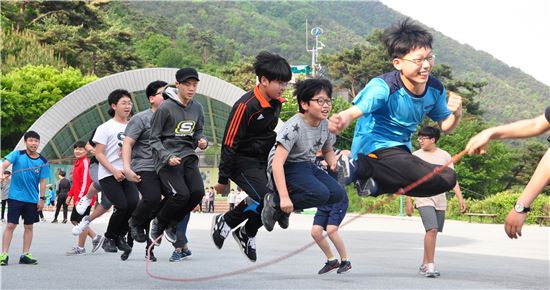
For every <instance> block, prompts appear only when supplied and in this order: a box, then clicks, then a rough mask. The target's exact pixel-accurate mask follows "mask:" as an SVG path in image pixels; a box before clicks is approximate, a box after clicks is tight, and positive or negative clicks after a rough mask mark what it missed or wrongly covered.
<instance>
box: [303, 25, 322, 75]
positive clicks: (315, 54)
mask: <svg viewBox="0 0 550 290" xmlns="http://www.w3.org/2000/svg"><path fill="white" fill-rule="evenodd" d="M307 26H308V23H307V18H306V50H307V52H311V76H312V77H315V76H317V71H318V67H319V65H318V64H317V61H318V60H319V50H321V49H323V48H324V47H325V45H324V44H323V43H322V42H321V41H319V36H321V34H323V29H322V28H321V27H318V26H316V27H314V28H312V29H311V31H310V33H311V35H312V36H314V37H315V43H314V44H313V47H312V48H311V49H309V35H308V34H307V32H308V27H307Z"/></svg>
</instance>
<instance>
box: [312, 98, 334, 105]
mask: <svg viewBox="0 0 550 290" xmlns="http://www.w3.org/2000/svg"><path fill="white" fill-rule="evenodd" d="M309 101H313V102H317V104H319V106H324V105H325V104H327V105H329V106H332V100H331V99H321V98H317V99H311V100H309Z"/></svg>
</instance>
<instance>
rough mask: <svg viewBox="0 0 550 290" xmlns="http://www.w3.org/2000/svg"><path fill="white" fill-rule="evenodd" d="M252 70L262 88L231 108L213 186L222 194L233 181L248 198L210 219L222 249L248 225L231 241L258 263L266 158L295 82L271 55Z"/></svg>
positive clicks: (262, 56) (283, 64) (262, 55)
mask: <svg viewBox="0 0 550 290" xmlns="http://www.w3.org/2000/svg"><path fill="white" fill-rule="evenodd" d="M254 70H255V72H256V76H257V77H258V81H259V84H258V85H256V87H255V88H254V90H252V91H249V92H247V93H246V94H244V95H243V96H242V97H241V98H240V99H239V100H238V101H237V102H236V103H235V104H234V105H233V108H232V110H231V113H230V115H229V119H228V121H227V125H226V127H225V133H224V137H223V144H222V149H221V160H220V166H219V174H218V175H219V176H218V184H217V185H216V187H215V188H216V191H217V192H219V193H222V192H224V191H225V188H226V186H227V185H228V183H229V179H231V180H232V181H234V182H235V183H236V184H237V185H238V186H239V187H240V188H242V189H243V190H244V191H245V192H246V193H247V194H248V197H247V198H246V199H245V200H243V201H242V202H240V203H239V204H238V205H237V206H236V207H235V208H234V209H233V210H230V211H228V212H227V213H225V214H223V215H222V214H220V215H216V216H215V217H214V219H213V221H212V239H213V241H214V244H215V245H216V247H218V248H219V249H221V248H222V246H223V242H224V240H225V238H226V237H227V236H228V235H229V233H230V232H231V230H232V229H233V228H235V227H236V226H238V225H239V224H240V223H242V222H243V221H245V220H246V221H247V222H246V224H245V225H244V226H242V227H239V228H237V229H235V231H233V237H234V238H235V240H236V241H237V243H238V244H239V247H240V249H241V251H242V252H243V253H244V254H245V255H246V256H247V258H248V259H250V260H251V261H252V262H255V261H256V233H257V232H258V229H259V228H261V227H262V221H261V218H260V212H261V210H262V200H263V198H264V196H265V194H267V193H269V192H271V190H270V189H269V188H268V187H267V175H266V168H267V156H268V154H269V151H270V150H271V148H272V147H273V144H275V138H276V133H275V131H274V130H275V127H276V126H277V123H278V120H279V114H280V112H281V105H282V103H283V102H285V101H286V100H285V99H284V98H282V94H283V92H284V91H285V89H286V87H287V83H288V81H290V79H291V78H292V73H291V71H290V65H289V64H288V62H287V61H286V60H285V59H284V58H282V57H281V56H279V55H276V54H272V53H269V52H261V53H260V54H258V56H256V61H255V62H254ZM282 223H283V224H284V221H282ZM287 224H288V223H287Z"/></svg>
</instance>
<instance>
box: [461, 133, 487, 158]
mask: <svg viewBox="0 0 550 290" xmlns="http://www.w3.org/2000/svg"><path fill="white" fill-rule="evenodd" d="M489 141H491V132H489V131H488V130H483V131H481V132H480V133H478V134H477V135H475V136H474V137H472V138H471V139H470V141H468V144H467V145H466V152H468V154H470V155H472V154H485V153H486V152H487V147H488V145H489Z"/></svg>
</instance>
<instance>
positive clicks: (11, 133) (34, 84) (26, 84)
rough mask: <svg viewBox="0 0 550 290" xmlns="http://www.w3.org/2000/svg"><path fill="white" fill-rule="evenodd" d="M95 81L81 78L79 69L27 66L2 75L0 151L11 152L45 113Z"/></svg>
mask: <svg viewBox="0 0 550 290" xmlns="http://www.w3.org/2000/svg"><path fill="white" fill-rule="evenodd" d="M95 79H96V77H95V76H83V75H82V74H81V73H80V71H79V70H78V69H74V68H66V69H63V70H59V69H56V68H54V67H52V66H42V65H40V66H33V65H27V66H25V67H23V68H17V69H14V70H12V71H11V72H9V73H7V74H4V75H2V76H1V78H0V83H1V86H2V113H1V117H2V144H1V146H2V148H3V149H7V150H11V149H13V147H14V146H15V145H16V143H17V141H19V138H21V136H22V135H23V133H25V131H26V130H27V129H28V128H29V127H30V125H31V124H33V123H34V121H35V120H36V119H37V118H39V117H40V116H41V115H42V114H43V113H44V112H45V111H46V110H48V109H49V108H50V107H51V106H52V105H54V104H55V103H56V102H57V101H59V100H60V99H61V98H63V97H64V96H66V95H68V94H69V93H71V92H72V91H74V90H76V89H77V88H80V87H82V86H83V85H85V84H87V83H89V82H91V81H93V80H95ZM39 133H40V132H39Z"/></svg>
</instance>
